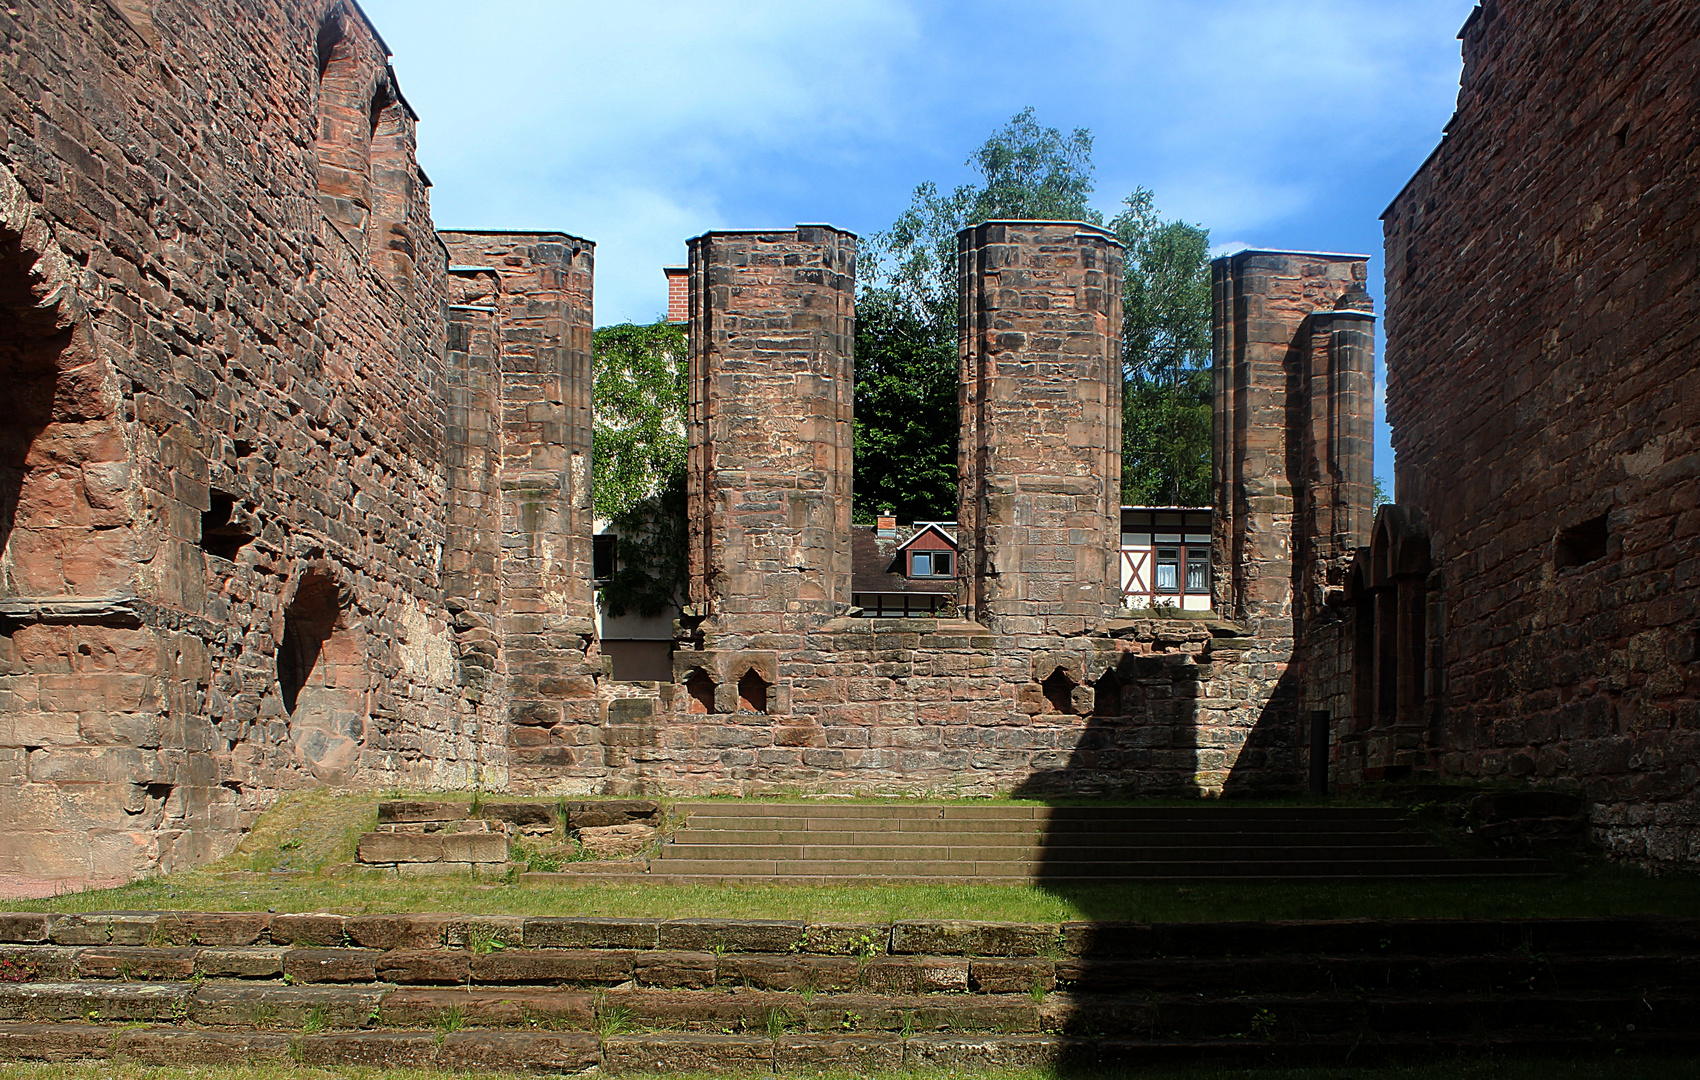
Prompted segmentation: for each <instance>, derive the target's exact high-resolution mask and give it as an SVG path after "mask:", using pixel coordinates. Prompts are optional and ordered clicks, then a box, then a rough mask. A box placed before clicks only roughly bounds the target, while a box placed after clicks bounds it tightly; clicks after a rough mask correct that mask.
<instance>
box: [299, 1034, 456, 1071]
mask: <svg viewBox="0 0 1700 1080" xmlns="http://www.w3.org/2000/svg"><path fill="white" fill-rule="evenodd" d="M291 1047H292V1052H293V1055H294V1057H295V1060H296V1061H298V1062H299V1063H300V1064H302V1065H333V1066H349V1065H355V1066H367V1067H374V1066H375V1067H381V1068H386V1069H396V1068H402V1069H407V1068H412V1069H428V1068H430V1067H431V1065H432V1064H433V1063H434V1062H435V1060H436V1056H437V1037H436V1036H435V1035H420V1034H415V1033H413V1032H410V1031H353V1032H348V1033H346V1034H338V1035H297V1036H295V1037H294V1039H293V1040H292V1043H291Z"/></svg>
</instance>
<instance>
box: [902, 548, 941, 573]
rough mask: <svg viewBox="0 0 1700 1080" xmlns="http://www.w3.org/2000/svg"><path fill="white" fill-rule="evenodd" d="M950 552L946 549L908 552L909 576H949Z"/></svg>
mask: <svg viewBox="0 0 1700 1080" xmlns="http://www.w3.org/2000/svg"><path fill="white" fill-rule="evenodd" d="M950 556H951V553H950V552H948V551H912V552H910V553H909V576H910V577H912V578H924V577H935V578H937V577H950V576H951V558H950Z"/></svg>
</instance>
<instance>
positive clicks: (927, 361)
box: [855, 109, 1103, 521]
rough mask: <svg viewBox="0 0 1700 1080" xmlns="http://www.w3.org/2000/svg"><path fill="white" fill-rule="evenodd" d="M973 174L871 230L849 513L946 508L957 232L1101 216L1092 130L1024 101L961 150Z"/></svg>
mask: <svg viewBox="0 0 1700 1080" xmlns="http://www.w3.org/2000/svg"><path fill="white" fill-rule="evenodd" d="M967 164H968V166H969V167H970V168H972V169H973V170H974V171H975V172H976V173H978V174H979V177H980V182H978V183H971V184H963V185H961V186H960V187H957V188H956V189H955V190H953V191H952V192H950V193H949V194H948V195H945V194H941V193H940V192H939V189H938V186H937V185H936V184H933V183H930V182H929V183H924V184H921V185H920V186H918V187H916V189H915V192H914V195H913V197H912V198H911V199H910V203H909V208H908V209H907V210H905V211H904V212H903V213H902V214H901V215H900V216H899V217H898V219H897V220H896V221H895V222H893V223H892V225H891V228H889V229H887V230H885V231H884V232H882V233H878V234H876V235H874V236H872V237H870V238H869V240H868V243H867V244H866V245H865V250H864V257H863V275H864V281H866V282H867V284H866V285H865V286H864V288H863V289H862V291H861V294H860V295H859V296H858V297H857V301H856V309H857V329H856V507H855V511H856V517H857V519H858V520H862V521H867V520H871V519H872V517H873V515H874V514H876V513H878V512H880V511H882V510H890V511H892V512H893V513H895V514H896V515H897V516H898V517H899V518H903V519H906V520H911V521H913V520H917V519H922V520H925V519H931V520H946V519H949V518H953V517H955V516H956V449H957V399H956V384H957V371H956V365H957V341H956V334H957V328H956V319H957V270H956V234H957V233H958V232H960V231H961V230H962V229H964V228H966V227H967V226H969V225H971V224H973V223H975V222H977V221H992V220H997V219H1000V218H1004V219H1028V220H1064V221H1080V220H1085V221H1091V222H1094V223H1098V222H1101V221H1102V220H1103V218H1102V215H1100V214H1099V213H1098V212H1097V211H1096V210H1093V209H1092V208H1091V207H1090V206H1089V205H1087V199H1088V197H1089V196H1090V195H1091V194H1092V134H1091V133H1090V132H1088V131H1086V130H1085V129H1084V128H1077V129H1076V130H1075V131H1074V132H1072V133H1071V134H1068V135H1065V134H1063V133H1062V132H1061V131H1058V130H1057V129H1056V128H1047V127H1042V126H1040V124H1039V122H1038V121H1037V120H1035V119H1034V116H1033V110H1032V109H1023V110H1022V111H1021V112H1019V113H1017V114H1016V115H1015V116H1014V117H1012V118H1011V119H1010V121H1009V123H1007V124H1005V125H1004V126H1003V127H1002V128H1001V129H999V130H998V131H996V132H993V133H992V135H991V137H990V138H988V139H987V140H986V141H985V142H984V143H982V144H981V145H980V147H979V148H978V149H977V150H975V151H974V153H973V154H971V155H970V156H969V158H968V161H967Z"/></svg>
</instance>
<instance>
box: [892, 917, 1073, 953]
mask: <svg viewBox="0 0 1700 1080" xmlns="http://www.w3.org/2000/svg"><path fill="white" fill-rule="evenodd" d="M1057 945H1058V928H1057V927H1055V926H1048V925H1033V924H1029V923H994V922H967V921H963V920H958V919H947V920H932V919H927V920H912V921H905V922H896V923H893V924H892V926H891V951H892V952H893V953H897V954H903V953H927V954H932V955H937V956H1042V955H1044V954H1045V953H1046V952H1047V951H1048V950H1051V949H1054V948H1056V947H1057Z"/></svg>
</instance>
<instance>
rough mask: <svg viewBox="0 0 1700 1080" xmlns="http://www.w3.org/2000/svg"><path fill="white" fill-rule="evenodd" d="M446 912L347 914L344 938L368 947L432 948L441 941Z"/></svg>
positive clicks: (447, 921)
mask: <svg viewBox="0 0 1700 1080" xmlns="http://www.w3.org/2000/svg"><path fill="white" fill-rule="evenodd" d="M450 918H451V916H448V915H351V916H349V917H348V919H347V920H346V921H345V922H344V923H343V929H344V931H345V932H346V933H347V934H348V940H350V941H352V942H353V943H354V944H356V945H360V946H364V947H365V948H368V949H434V948H438V947H440V946H441V945H442V944H443V933H444V930H445V928H446V927H447V925H448V923H449V920H450Z"/></svg>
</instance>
